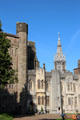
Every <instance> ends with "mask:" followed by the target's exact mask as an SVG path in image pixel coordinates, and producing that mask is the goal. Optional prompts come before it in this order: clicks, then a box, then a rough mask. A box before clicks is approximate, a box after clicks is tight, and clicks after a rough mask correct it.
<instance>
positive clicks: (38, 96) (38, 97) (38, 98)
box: [38, 96, 40, 105]
mask: <svg viewBox="0 0 80 120" xmlns="http://www.w3.org/2000/svg"><path fill="white" fill-rule="evenodd" d="M38 105H40V96H38Z"/></svg>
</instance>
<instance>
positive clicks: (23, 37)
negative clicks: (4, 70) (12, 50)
mask: <svg viewBox="0 0 80 120" xmlns="http://www.w3.org/2000/svg"><path fill="white" fill-rule="evenodd" d="M16 34H17V36H18V37H19V48H18V101H19V100H20V93H21V92H22V89H23V88H24V87H25V83H27V41H28V24H26V23H17V24H16Z"/></svg>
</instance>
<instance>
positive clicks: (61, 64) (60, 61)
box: [54, 33, 66, 72]
mask: <svg viewBox="0 0 80 120" xmlns="http://www.w3.org/2000/svg"><path fill="white" fill-rule="evenodd" d="M65 63H66V60H65V56H64V55H63V52H62V47H61V42H60V33H58V45H57V53H56V56H55V59H54V64H55V70H58V71H60V72H64V71H65Z"/></svg>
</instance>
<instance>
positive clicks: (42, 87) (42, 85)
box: [41, 80, 43, 89]
mask: <svg viewBox="0 0 80 120" xmlns="http://www.w3.org/2000/svg"><path fill="white" fill-rule="evenodd" d="M41 88H42V89H43V80H42V81H41Z"/></svg>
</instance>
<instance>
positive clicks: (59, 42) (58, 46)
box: [57, 32, 63, 56]
mask: <svg viewBox="0 0 80 120" xmlns="http://www.w3.org/2000/svg"><path fill="white" fill-rule="evenodd" d="M57 54H58V55H59V56H60V55H62V54H63V53H62V47H61V41H60V32H58V45H57Z"/></svg>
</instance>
